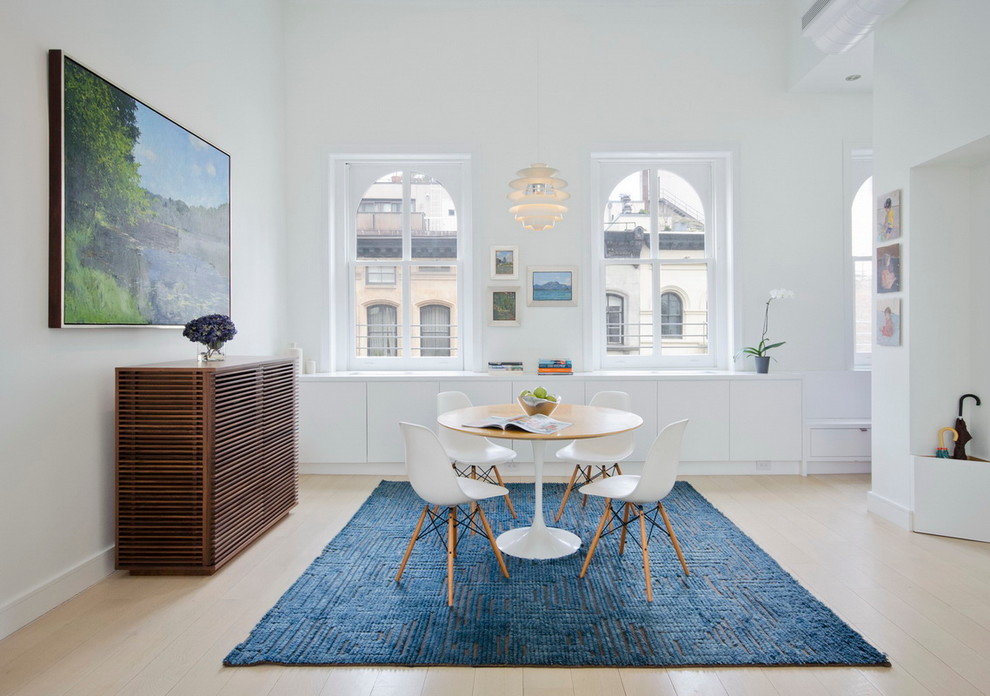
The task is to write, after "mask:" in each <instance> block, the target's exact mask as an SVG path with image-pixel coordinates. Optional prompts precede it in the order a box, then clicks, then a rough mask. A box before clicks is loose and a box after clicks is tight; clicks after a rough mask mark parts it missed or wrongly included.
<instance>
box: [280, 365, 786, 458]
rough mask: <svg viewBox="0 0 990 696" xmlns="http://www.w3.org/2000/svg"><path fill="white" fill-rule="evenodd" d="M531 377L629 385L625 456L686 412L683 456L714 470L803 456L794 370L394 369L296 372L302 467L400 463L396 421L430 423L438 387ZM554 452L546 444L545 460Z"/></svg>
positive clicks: (512, 390) (491, 397) (565, 392)
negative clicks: (632, 441)
mask: <svg viewBox="0 0 990 696" xmlns="http://www.w3.org/2000/svg"><path fill="white" fill-rule="evenodd" d="M537 384H539V385H542V386H545V387H546V388H547V389H549V390H550V391H551V392H553V393H557V394H559V395H560V396H561V397H562V398H563V400H564V401H565V402H567V403H581V404H586V403H588V401H589V400H590V399H591V397H592V396H594V394H595V393H596V392H598V391H604V390H619V391H625V392H627V393H629V395H630V397H631V398H632V404H633V406H632V408H633V411H635V412H636V413H637V414H639V415H640V416H642V418H643V421H644V425H643V427H641V428H639V429H638V430H637V431H636V449H635V451H634V452H633V455H632V456H631V457H630V458H629V461H631V462H641V461H643V459H644V458H645V457H646V453H647V451H648V450H649V447H650V444H651V443H652V442H653V439H654V438H655V437H656V434H657V433H658V432H659V431H660V429H662V428H663V426H665V425H666V424H668V423H671V422H673V421H675V420H680V419H682V418H687V419H689V420H690V425H689V426H688V429H687V431H686V432H685V435H684V445H683V449H682V461H684V462H697V463H713V465H714V464H717V465H718V466H720V467H723V468H721V469H719V468H718V467H715V469H714V470H725V469H724V467H725V466H726V465H731V464H733V463H736V462H742V463H746V464H747V466H750V467H752V466H753V465H754V463H756V462H766V463H768V464H773V468H772V470H773V471H779V472H792V473H797V471H798V470H799V467H800V464H801V461H802V457H803V445H804V421H803V418H802V380H801V377H800V376H787V375H780V376H773V375H760V376H756V375H752V374H743V375H739V376H726V375H720V376H710V377H697V378H693V377H686V376H678V377H677V378H669V377H668V378H665V377H663V376H660V375H644V376H642V377H640V376H636V377H627V376H616V377H603V376H597V375H596V376H593V377H587V378H585V377H583V376H580V375H571V376H553V377H545V376H539V377H537V376H534V375H522V376H515V375H513V376H508V375H505V376H503V375H466V376H463V377H461V376H451V377H435V378H430V377H426V376H409V377H408V378H404V377H403V376H398V375H396V376H393V377H389V378H381V377H369V378H365V379H362V378H359V377H355V376H347V377H336V376H334V377H331V376H327V375H315V376H312V377H310V376H305V377H302V378H301V384H300V461H301V462H302V466H303V470H304V471H306V467H307V466H315V467H316V468H317V469H318V467H319V465H321V464H334V465H346V464H353V465H361V464H365V465H367V466H366V467H364V470H368V471H371V470H374V469H375V465H385V464H395V463H398V462H402V460H403V447H402V440H401V438H400V434H399V427H398V423H399V422H400V421H409V422H413V423H422V424H425V425H429V426H430V427H434V428H435V427H436V395H437V394H438V393H439V392H441V391H448V390H456V391H463V392H465V393H466V394H467V395H468V397H470V399H471V401H472V402H473V403H475V404H485V403H507V402H511V401H513V400H515V397H516V395H517V394H518V393H519V392H520V391H522V390H523V389H531V388H533V387H534V386H535V385H537ZM512 444H513V445H514V446H515V448H516V450H517V451H518V453H519V457H518V461H520V462H529V461H532V450H531V448H530V447H529V444H528V443H527V442H517V443H512ZM552 454H553V452H552V451H548V455H549V456H548V461H551V460H552ZM764 466H766V465H764ZM310 470H314V469H310ZM337 470H339V468H338V469H337ZM358 470H360V469H358ZM729 470H732V469H729ZM743 470H749V469H743Z"/></svg>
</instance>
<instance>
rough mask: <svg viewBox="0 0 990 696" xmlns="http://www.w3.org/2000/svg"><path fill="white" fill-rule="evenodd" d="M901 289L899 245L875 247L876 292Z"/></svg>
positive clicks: (898, 290)
mask: <svg viewBox="0 0 990 696" xmlns="http://www.w3.org/2000/svg"><path fill="white" fill-rule="evenodd" d="M901 290H902V288H901V245H900V244H888V245H887V246H884V247H877V292H878V293H882V292H900V291H901Z"/></svg>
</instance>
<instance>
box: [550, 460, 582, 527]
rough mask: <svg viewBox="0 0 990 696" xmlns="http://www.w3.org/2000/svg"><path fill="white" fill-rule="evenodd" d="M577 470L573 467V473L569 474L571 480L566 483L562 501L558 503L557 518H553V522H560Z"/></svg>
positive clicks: (577, 467) (576, 467)
mask: <svg viewBox="0 0 990 696" xmlns="http://www.w3.org/2000/svg"><path fill="white" fill-rule="evenodd" d="M579 468H580V467H579V466H575V467H574V471H572V472H571V480H570V481H568V482H567V488H565V489H564V499H563V500H561V501H560V508H559V509H558V510H557V516H556V517H554V518H553V521H554V522H560V516H561V515H563V514H564V506H565V505H567V499H568V498H569V497H571V490H572V489H573V488H574V481H575V480H576V479H577V475H578V469H579Z"/></svg>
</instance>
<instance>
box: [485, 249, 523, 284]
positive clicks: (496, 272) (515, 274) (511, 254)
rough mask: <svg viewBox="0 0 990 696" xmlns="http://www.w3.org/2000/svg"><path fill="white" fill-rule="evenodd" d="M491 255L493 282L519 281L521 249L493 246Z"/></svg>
mask: <svg viewBox="0 0 990 696" xmlns="http://www.w3.org/2000/svg"><path fill="white" fill-rule="evenodd" d="M491 253H492V256H491V262H492V272H491V278H492V280H518V279H519V247H514V246H493V247H492V252H491Z"/></svg>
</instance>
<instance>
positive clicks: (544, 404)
mask: <svg viewBox="0 0 990 696" xmlns="http://www.w3.org/2000/svg"><path fill="white" fill-rule="evenodd" d="M516 401H518V402H519V405H520V406H522V410H523V411H525V412H526V415H529V416H532V415H535V414H537V413H540V414H543V415H544V416H549V415H550V414H551V413H553V410H554V409H555V408H557V406H558V405H560V397H559V396H557V395H556V394H549V393H547V390H546V389H544V388H543V387H537V388H536V389H534V390H533V391H530V390H529V389H525V390H523V392H522V393H521V394H519V397H518V398H517V399H516Z"/></svg>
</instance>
